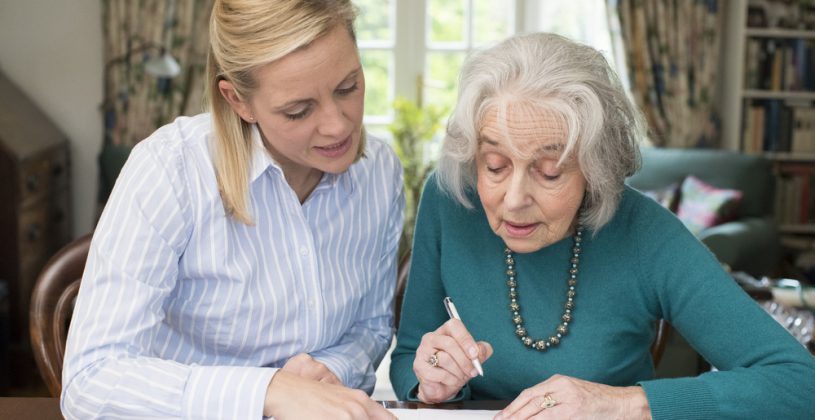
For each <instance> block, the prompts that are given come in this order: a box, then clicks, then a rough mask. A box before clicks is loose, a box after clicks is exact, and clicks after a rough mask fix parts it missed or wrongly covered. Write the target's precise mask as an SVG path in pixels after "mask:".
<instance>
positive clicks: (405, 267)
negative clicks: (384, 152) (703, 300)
mask: <svg viewBox="0 0 815 420" xmlns="http://www.w3.org/2000/svg"><path fill="white" fill-rule="evenodd" d="M408 271H410V251H408V252H407V254H405V256H404V257H402V259H401V261H399V268H398V271H397V276H396V296H395V297H394V326H395V327H396V329H397V330H398V329H399V316H400V314H401V312H402V301H403V300H404V297H405V287H406V286H407V278H408ZM670 335H671V324H669V323H668V321H666V320H664V319H660V320H659V321H657V324H656V336H655V337H654V342H653V343H651V358H652V359H653V360H654V367H656V366H659V362H660V361H661V360H662V354H663V353H665V344H667V343H668V337H670Z"/></svg>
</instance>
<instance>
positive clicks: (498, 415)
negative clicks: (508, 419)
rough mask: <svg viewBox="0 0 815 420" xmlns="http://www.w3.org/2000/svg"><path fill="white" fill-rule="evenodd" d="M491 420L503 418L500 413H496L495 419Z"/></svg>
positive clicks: (501, 419)
mask: <svg viewBox="0 0 815 420" xmlns="http://www.w3.org/2000/svg"><path fill="white" fill-rule="evenodd" d="M492 420H504V416H502V415H501V413H498V414H496V415H495V417H493V419H492Z"/></svg>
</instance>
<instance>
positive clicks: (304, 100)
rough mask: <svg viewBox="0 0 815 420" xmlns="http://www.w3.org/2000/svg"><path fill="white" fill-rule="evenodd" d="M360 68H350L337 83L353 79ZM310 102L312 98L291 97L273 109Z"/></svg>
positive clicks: (280, 109) (279, 109)
mask: <svg viewBox="0 0 815 420" xmlns="http://www.w3.org/2000/svg"><path fill="white" fill-rule="evenodd" d="M361 70H362V66H359V67H357V68H355V69H353V70H351V71H350V72H348V75H347V76H345V78H343V79H342V81H341V82H340V83H339V85H342V84H343V83H345V82H347V81H349V80H351V79H355V78H356V77H357V76H358V75H359V72H360V71H361ZM339 85H337V86H339ZM311 102H314V99H313V98H301V99H292V100H290V101H288V102H286V103H285V104H283V105H280V106H278V107H275V109H276V110H277V111H283V110H285V109H287V108H291V107H292V106H295V105H300V104H307V103H311Z"/></svg>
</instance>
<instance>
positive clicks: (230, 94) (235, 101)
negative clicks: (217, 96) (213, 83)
mask: <svg viewBox="0 0 815 420" xmlns="http://www.w3.org/2000/svg"><path fill="white" fill-rule="evenodd" d="M218 91H219V92H221V96H223V97H224V99H226V101H227V102H228V103H229V106H230V107H232V110H233V111H235V113H236V114H238V116H240V117H241V118H243V120H244V121H246V122H249V123H254V122H255V116H254V115H253V113H252V109H251V107H250V106H249V104H248V103H247V102H246V101H245V100H244V99H242V98H241V97H240V96H238V92H237V91H235V86H233V85H232V82H230V81H227V80H221V81H219V82H218Z"/></svg>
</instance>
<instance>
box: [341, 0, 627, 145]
mask: <svg viewBox="0 0 815 420" xmlns="http://www.w3.org/2000/svg"><path fill="white" fill-rule="evenodd" d="M354 4H356V5H357V7H358V8H359V12H360V14H359V18H358V19H357V41H358V44H359V48H360V56H361V59H362V65H363V67H364V68H365V79H366V93H365V124H366V126H367V127H368V129H369V130H370V131H371V132H373V133H375V134H377V135H379V136H387V130H386V129H385V127H386V125H387V124H388V123H390V122H391V120H392V118H393V112H392V104H393V101H394V98H395V97H396V96H402V97H405V98H408V99H410V100H413V101H416V102H418V103H420V104H422V103H432V104H434V105H437V106H443V107H446V108H447V109H451V108H452V106H453V105H454V104H455V98H456V94H457V89H456V88H457V86H456V85H457V80H458V74H459V70H460V69H461V64H462V62H463V61H464V58H465V57H466V55H467V53H469V52H470V51H472V50H473V49H476V48H482V47H484V46H487V45H489V44H492V43H495V42H498V41H500V40H502V39H504V38H506V37H507V36H510V35H512V34H515V33H523V32H533V31H548V32H556V33H560V34H562V35H565V36H567V37H570V38H572V39H575V40H578V41H581V42H585V43H587V44H589V45H592V46H594V47H595V48H598V49H600V50H601V51H604V52H606V53H607V54H606V56H607V58H608V59H609V61H611V62H614V56H613V54H612V39H611V36H610V33H609V30H608V28H609V26H608V20H607V18H606V0H573V1H561V0H354ZM622 76H624V74H621V77H622ZM623 79H624V78H623Z"/></svg>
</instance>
